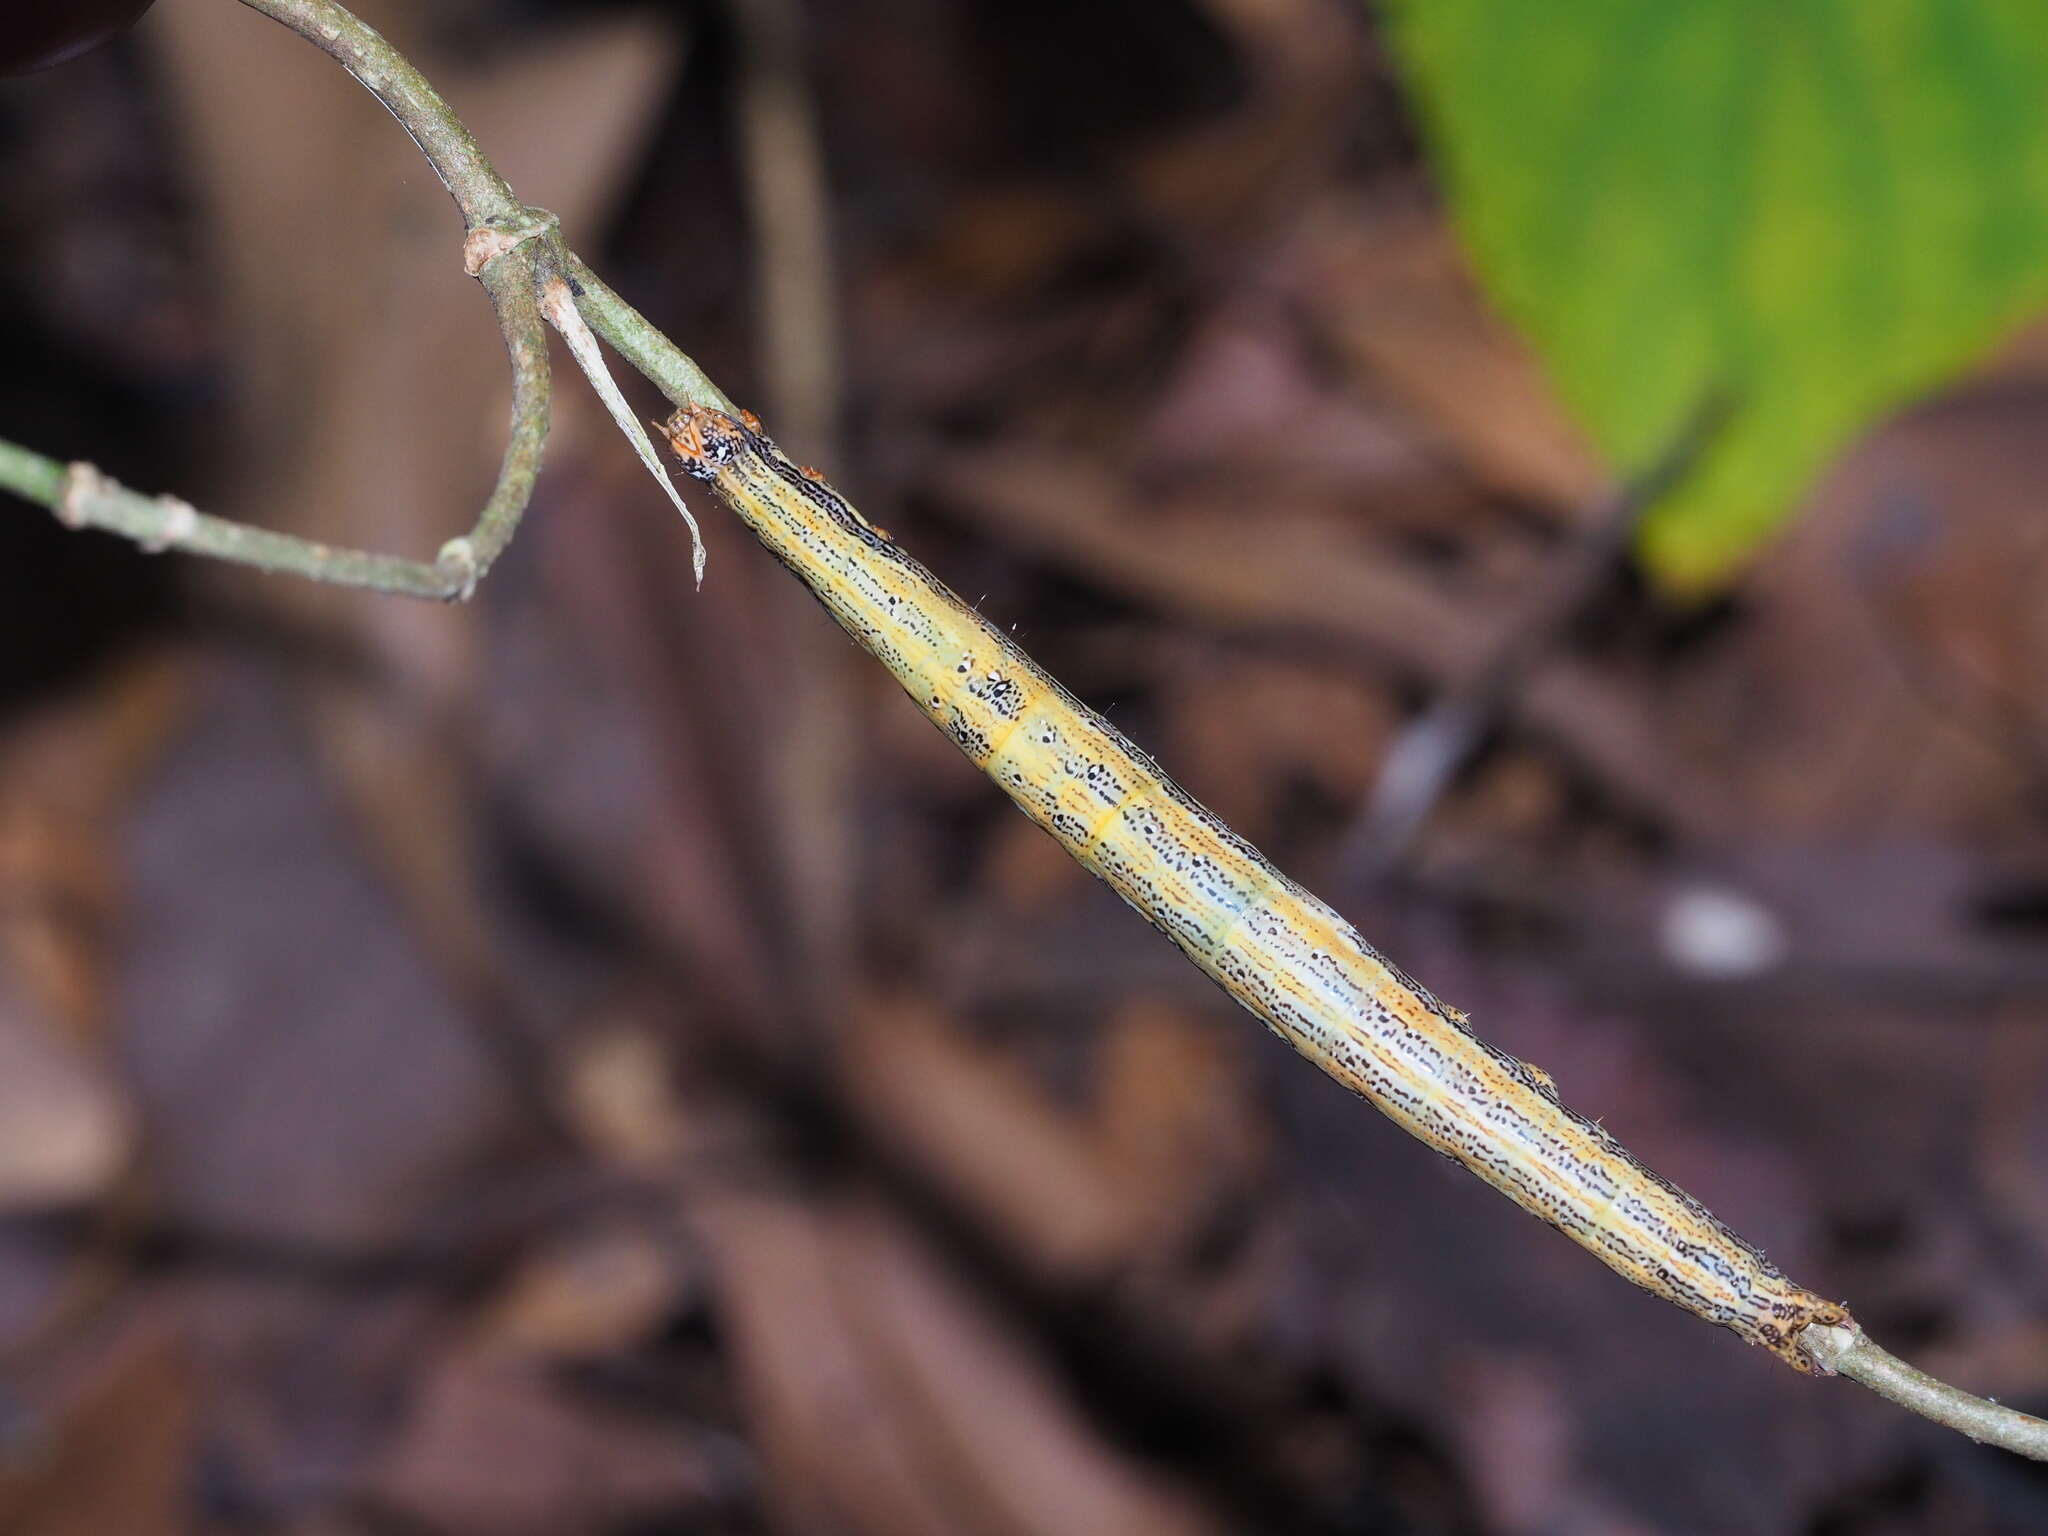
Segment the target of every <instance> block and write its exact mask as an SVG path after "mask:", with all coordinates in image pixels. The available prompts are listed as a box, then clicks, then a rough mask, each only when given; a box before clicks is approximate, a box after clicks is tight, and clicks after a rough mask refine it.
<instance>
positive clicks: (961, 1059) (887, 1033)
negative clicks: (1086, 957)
mask: <svg viewBox="0 0 2048 1536" xmlns="http://www.w3.org/2000/svg"><path fill="white" fill-rule="evenodd" d="M841 1062H842V1070H843V1074H844V1075H843V1082H844V1084H845V1092H846V1094H847V1097H848V1101H849V1103H850V1105H851V1106H852V1108H853V1110H854V1112H855V1114H857V1115H858V1116H859V1118H860V1120H861V1123H862V1124H863V1126H864V1127H866V1128H867V1130H868V1132H869V1134H870V1135H872V1136H874V1137H875V1138H877V1139H878V1140H879V1141H881V1142H882V1144H883V1145H885V1146H887V1147H889V1148H890V1149H891V1151H892V1152H893V1153H894V1154H895V1155H896V1156H898V1157H902V1158H905V1159H907V1160H908V1161H909V1162H910V1163H911V1164H912V1165H913V1166H915V1167H916V1169H917V1170H918V1172H919V1174H920V1175H921V1176H922V1177H924V1178H925V1179H927V1180H929V1181H930V1182H931V1183H932V1184H933V1185H935V1186H936V1187H937V1188H939V1189H941V1190H942V1191H944V1193H945V1195H946V1197H947V1198H948V1199H949V1200H950V1201H952V1202H954V1203H955V1204H956V1205H958V1206H959V1207H960V1208H961V1209H962V1210H964V1211H967V1212H969V1213H971V1217H972V1219H973V1221H974V1222H975V1224H976V1225H977V1226H978V1227H980V1228H982V1229H983V1230H985V1231H987V1232H988V1233H989V1234H990V1235H991V1237H992V1240H993V1241H994V1242H995V1243H996V1244H997V1245H998V1246H999V1247H1000V1249H1001V1250H1002V1251H1003V1252H1005V1253H1008V1254H1012V1255H1014V1256H1015V1257H1016V1259H1017V1261H1018V1262H1019V1263H1020V1264H1022V1265H1023V1266H1024V1267H1025V1268H1026V1270H1027V1271H1029V1272H1031V1273H1032V1274H1034V1275H1036V1276H1038V1277H1039V1278H1041V1279H1045V1280H1053V1281H1058V1282H1062V1283H1066V1284H1077V1283H1080V1282H1082V1281H1084V1280H1087V1279H1089V1278H1091V1277H1097V1276H1100V1275H1102V1274H1103V1273H1105V1272H1106V1271H1108V1270H1110V1269H1113V1268H1115V1267H1117V1266H1118V1265H1119V1264H1121V1263H1122V1262H1124V1261H1126V1260H1127V1259H1128V1258H1130V1257H1131V1255H1132V1251H1133V1245H1134V1244H1137V1243H1139V1242H1141V1241H1142V1234H1141V1233H1140V1232H1139V1231H1138V1230H1137V1229H1136V1226H1135V1223H1134V1222H1133V1220H1132V1217H1133V1215H1134V1212H1133V1209H1132V1206H1131V1203H1130V1201H1129V1200H1128V1198H1127V1197H1126V1195H1125V1192H1124V1191H1123V1190H1122V1189H1120V1188H1119V1187H1118V1186H1117V1184H1116V1182H1115V1180H1114V1177H1113V1175H1112V1172H1111V1170H1110V1169H1109V1168H1108V1167H1107V1166H1105V1164H1104V1162H1103V1160H1102V1158H1101V1156H1100V1154H1099V1151H1098V1149H1097V1147H1096V1145H1095V1142H1094V1138H1093V1137H1092V1136H1091V1134H1090V1132H1089V1129H1088V1127H1087V1125H1086V1124H1085V1123H1084V1122H1082V1121H1081V1120H1080V1119H1079V1118H1078V1117H1076V1116H1074V1115H1073V1114H1071V1113H1068V1112H1066V1111H1063V1110H1062V1109H1060V1108H1059V1107H1058V1106H1057V1105H1055V1104H1054V1103H1053V1102H1052V1101H1051V1100H1050V1098H1049V1097H1048V1096H1047V1095H1046V1093H1045V1091H1044V1090H1043V1089H1042V1088H1041V1087H1040V1086H1039V1085H1038V1083H1037V1082H1036V1081H1034V1080H1033V1079H1032V1077H1031V1076H1030V1074H1029V1073H1028V1072H1026V1071H1024V1070H1022V1069H1021V1068H1019V1067H1018V1066H1016V1065H1015V1064H1013V1063H1010V1062H1006V1061H1003V1060H1001V1059H1000V1058H998V1057H997V1056H995V1055H994V1054H993V1053H991V1052H989V1051H986V1050H981V1049H977V1048H975V1047H973V1046H971V1045H969V1044H967V1043H966V1042H964V1041H963V1040H961V1039H960V1038H959V1036H958V1035H957V1034H956V1033H955V1032H954V1031H953V1030H952V1029H950V1028H949V1027H948V1024H947V1021H946V1019H945V1018H944V1016H943V1015H941V1014H939V1013H937V1012H935V1011H934V1010H932V1009H931V1008H929V1007H928V1006H926V1005H924V1004H922V1003H920V1002H918V1001H916V1000H914V999H911V998H906V997H895V998H889V999H886V1000H884V999H877V1000H872V1001H868V1002H864V1003H862V1004H861V1005H860V1006H858V1007H857V1008H855V1009H854V1010H853V1012H852V1014H851V1016H850V1020H849V1026H848V1029H847V1032H846V1035H845V1038H844V1040H843V1042H842V1045H841Z"/></svg>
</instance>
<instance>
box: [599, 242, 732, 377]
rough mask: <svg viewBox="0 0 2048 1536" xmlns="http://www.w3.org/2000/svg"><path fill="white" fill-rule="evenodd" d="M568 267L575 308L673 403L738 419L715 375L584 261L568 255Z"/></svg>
mask: <svg viewBox="0 0 2048 1536" xmlns="http://www.w3.org/2000/svg"><path fill="white" fill-rule="evenodd" d="M564 264H565V266H566V268H567V271H568V277H569V286H570V289H571V290H572V291H573V292H574V293H575V295H576V308H577V310H578V311H579V312H580V313H581V314H582V316H583V318H584V319H585V320H587V321H589V322H590V328H591V329H592V330H593V331H595V332H597V334H598V335H600V336H602V337H603V338H604V339H605V340H606V341H607V342H609V343H611V346H612V350H613V351H615V352H617V353H618V354H619V356H621V357H623V358H624V359H625V360H626V361H627V362H629V363H631V364H632V365H633V366H634V367H635V368H637V369H639V370H640V372H641V373H642V374H644V375H645V376H646V377H647V378H648V379H649V380H651V381H652V382H653V384H654V387H655V388H656V389H658V390H660V391H661V392H662V394H663V395H665V396H666V397H667V399H668V402H669V404H671V405H675V406H684V405H708V406H710V407H711V408H712V409H713V410H718V411H724V412H726V413H727V414H728V415H737V414H738V412H739V407H738V406H736V405H734V404H733V403H732V401H731V400H730V399H728V398H727V396H726V393H725V391H724V390H722V389H720V388H719V387H718V386H717V385H716V384H714V383H712V382H711V377H710V375H709V374H707V373H705V371H704V370H703V369H702V368H699V367H698V366H697V364H696V362H695V361H694V360H693V359H692V358H691V357H690V356H689V355H688V354H687V353H685V352H684V351H683V349H682V348H681V347H678V346H677V345H676V344H675V343H674V342H672V341H670V340H669V339H668V337H667V336H665V335H663V334H662V332H661V331H660V330H659V329H658V328H657V327H656V326H655V324H654V322H653V321H651V320H649V319H648V318H647V317H646V316H645V315H643V314H641V313H640V311H639V310H637V309H635V308H634V307H633V306H632V305H630V304H628V303H627V302H626V301H625V300H624V299H622V298H620V297H619V296H618V295H617V294H616V293H614V292H613V291H612V289H611V287H610V285H609V284H607V283H606V282H605V280H604V279H603V278H601V277H599V276H598V275H597V274H596V273H595V272H593V271H591V270H590V268H589V267H588V266H586V265H585V264H584V262H583V258H582V257H580V256H578V255H577V254H576V253H575V252H574V251H569V252H566V253H565V258H564Z"/></svg>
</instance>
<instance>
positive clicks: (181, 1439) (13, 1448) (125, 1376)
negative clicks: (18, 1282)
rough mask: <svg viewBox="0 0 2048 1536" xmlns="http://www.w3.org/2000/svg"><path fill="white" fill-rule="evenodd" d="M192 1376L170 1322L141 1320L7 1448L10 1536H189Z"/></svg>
mask: <svg viewBox="0 0 2048 1536" xmlns="http://www.w3.org/2000/svg"><path fill="white" fill-rule="evenodd" d="M194 1392H195V1389H194V1383H193V1380H192V1369H191V1364H190V1361H189V1359H188V1357H187V1353H186V1350H185V1346H184V1340H183V1338H182V1336H181V1334H180V1333H179V1332H178V1331H177V1330H176V1328H175V1327H173V1326H172V1325H171V1324H170V1322H169V1320H168V1318H166V1317H163V1316H155V1317H137V1318H135V1319H134V1320H132V1321H131V1322H129V1323H128V1324H127V1325H125V1326H123V1327H122V1328H121V1329H119V1330H118V1331H117V1332H116V1333H115V1334H114V1335H113V1336H112V1338H111V1339H110V1340H109V1341H108V1342H106V1343H105V1344H103V1345H101V1346H100V1347H98V1348H97V1349H96V1350H95V1351H94V1353H93V1358H92V1359H91V1360H90V1362H89V1363H88V1364H87V1365H86V1366H85V1367H83V1368H82V1369H81V1370H80V1371H79V1372H78V1373H77V1379H76V1380H75V1381H73V1382H72V1383H71V1384H69V1385H67V1386H66V1387H64V1388H62V1389H60V1390H59V1391H57V1392H55V1393H53V1394H52V1395H51V1397H50V1398H48V1399H46V1400H45V1402H44V1403H43V1404H42V1405H41V1410H42V1412H41V1417H40V1418H39V1420H38V1421H37V1423H36V1424H35V1426H34V1428H33V1429H32V1430H31V1431H30V1432H28V1433H26V1434H23V1435H15V1436H10V1438H9V1440H8V1442H7V1445H6V1447H5V1449H4V1451H0V1530H4V1531H6V1532H7V1533H8V1536H185V1533H186V1532H187V1531H189V1529H190V1525H189V1520H188V1516H189V1505H188V1499H187V1490H188V1485H189V1478H190V1473H191V1458H192V1434H193V1419H194V1406H195V1395H194Z"/></svg>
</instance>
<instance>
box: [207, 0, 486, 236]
mask: <svg viewBox="0 0 2048 1536" xmlns="http://www.w3.org/2000/svg"><path fill="white" fill-rule="evenodd" d="M242 3H243V4H244V5H246V6H248V7H249V8H250V9H251V10H255V11H261V12H262V13H263V14H264V15H266V16H268V17H270V18H271V20H273V21H278V22H282V23H283V24H284V25H285V26H287V27H290V28H291V29H292V30H293V31H294V32H296V33H298V34H299V36H301V37H303V38H305V39H306V41H307V42H309V43H311V44H312V45H313V46H314V47H316V48H318V49H320V50H321V51H322V52H324V53H327V54H330V55H332V56H333V57H334V58H335V59H336V60H337V61H338V62H339V63H340V64H341V66H342V68H344V69H346V70H347V71H348V72H349V73H350V74H352V75H354V76H355V77H356V79H357V80H358V81H360V82H361V84H362V86H363V89H365V90H367V91H368V92H369V93H370V94H371V95H372V96H375V97H376V98H377V99H378V100H379V101H381V102H383V103H384V105H385V107H386V108H387V109H388V110H389V111H390V113H391V115H392V116H393V117H395V118H397V119H398V121H399V123H400V124H401V125H402V126H403V127H404V129H405V131H406V132H407V133H409V134H411V135H412V141H413V143H415V144H417V145H418V146H419V148H420V153H421V154H423V155H425V156H426V157H427V163H428V164H429V165H431V166H433V168H434V174H435V175H437V176H439V177H440V178H441V185H443V186H444V187H446V188H447V189H448V195H449V196H450V197H452V198H454V199H455V205H456V207H458V208H460V209H461V210H462V221H463V223H465V224H466V225H468V226H469V227H470V228H471V229H476V228H478V227H479V226H482V225H485V224H511V223H516V222H517V221H518V220H519V218H520V216H521V215H522V214H524V213H525V211H526V210H525V206H524V205H523V204H522V203H521V202H520V201H519V199H518V198H517V197H516V196H514V195H513V192H512V188H511V187H510V186H509V185H508V184H507V183H506V181H505V178H504V177H502V176H500V175H499V174H498V172H497V168H496V167H495V166H493V165H492V164H491V162H490V161H489V160H488V159H486V158H485V156H484V152H483V150H482V149H480V148H479V147H478V146H477V142H476V139H475V138H474V137H473V136H472V135H471V133H470V131H469V129H468V128H467V127H466V126H464V124H463V121H462V119H461V118H459V117H457V116H456V115H455V111H454V109H453V108H452V107H450V106H449V105H448V103H447V101H446V100H445V99H444V98H443V97H442V95H441V93H440V92H439V91H437V90H435V89H434V87H433V86H432V84H430V83H429V82H428V80H427V77H426V76H425V75H423V74H421V73H420V72H419V70H417V69H416V68H414V67H413V64H412V61H411V60H410V59H408V58H406V56H405V55H404V54H402V53H400V52H399V51H398V50H397V49H396V48H394V47H392V46H391V44H390V43H388V42H386V41H385V40H384V35H383V34H382V33H381V32H379V31H378V30H377V29H376V28H375V27H373V26H371V25H370V24H369V23H368V22H366V21H364V20H363V19H362V18H361V17H359V16H356V15H355V14H353V13H352V12H350V11H348V10H345V9H343V8H342V7H341V6H339V5H336V4H335V3H334V0H242Z"/></svg>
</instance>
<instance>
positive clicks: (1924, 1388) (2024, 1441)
mask: <svg viewBox="0 0 2048 1536" xmlns="http://www.w3.org/2000/svg"><path fill="white" fill-rule="evenodd" d="M1799 1342H1800V1344H1801V1346H1802V1347H1803V1348H1804V1349H1805V1350H1806V1352H1807V1353H1808V1354H1809V1355H1811V1356H1813V1358H1814V1359H1815V1360H1818V1361H1819V1362H1820V1363H1821V1365H1822V1366H1824V1367H1826V1368H1827V1369H1828V1370H1830V1371H1833V1372H1835V1373H1836V1374H1837V1375H1841V1376H1846V1377H1848V1378H1849V1379H1850V1380H1851V1381H1854V1382H1858V1383H1860V1384H1861V1385H1863V1386H1866V1387H1868V1388H1869V1389H1870V1390H1871V1391H1873V1392H1875V1393H1876V1394H1877V1395H1878V1396H1879V1397H1882V1398H1885V1399H1886V1400H1888V1401H1890V1402H1894V1403H1897V1404H1898V1405H1899V1406H1900V1407H1901V1408H1904V1409H1906V1410H1907V1411H1908V1412H1910V1413H1917V1414H1919V1415H1920V1416H1921V1417H1922V1418H1924V1419H1932V1420H1934V1422H1935V1423H1937V1424H1944V1425H1946V1426H1948V1428H1950V1429H1953V1430H1955V1431H1957V1432H1958V1433H1960V1434H1964V1435H1967V1436H1969V1438H1970V1439H1972V1440H1975V1441H1978V1442H1979V1443H1980V1444H1984V1445H1995V1446H1998V1447H2000V1448H2001V1449H2003V1450H2008V1451H2013V1452H2016V1453H2017V1454H2019V1455H2021V1456H2030V1457H2032V1458H2033V1459H2034V1460H2035V1461H2048V1420H2044V1419H2037V1418H2035V1417H2034V1416H2033V1415H2032V1414H2030V1413H2021V1412H2020V1411H2019V1410H2018V1409H2016V1408H2008V1407H2006V1406H2005V1405H2004V1404H2003V1403H1994V1402H1992V1401H1991V1399H1989V1398H1988V1397H1977V1396H1975V1395H1974V1394H1972V1393H1969V1392H1965V1391H1964V1390H1963V1389H1962V1388H1960V1387H1952V1386H1950V1385H1949V1384H1948V1383H1947V1382H1945V1381H1940V1380H1937V1379H1936V1378H1935V1377H1932V1376H1930V1375H1928V1374H1927V1373H1926V1372H1925V1371H1922V1370H1916V1369H1915V1368H1914V1367H1912V1366H1910V1365H1908V1364H1906V1362H1905V1361H1903V1360H1901V1359H1900V1358H1899V1357H1898V1356H1896V1355H1894V1354H1890V1353H1888V1352H1887V1351H1885V1350H1882V1349H1879V1348H1878V1347H1877V1346H1876V1345H1875V1344H1873V1343H1871V1342H1870V1336H1869V1335H1868V1334H1866V1333H1865V1332H1864V1331H1863V1330H1862V1329H1860V1328H1856V1327H1853V1326H1852V1327H1848V1328H1832V1327H1827V1326H1824V1325H1821V1324H1815V1325H1814V1326H1813V1327H1811V1328H1808V1329H1807V1330H1806V1331H1805V1332H1804V1333H1802V1334H1801V1335H1800V1336H1799Z"/></svg>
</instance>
